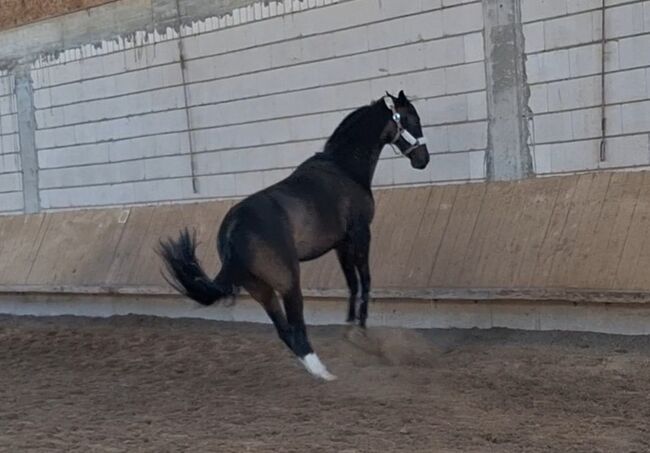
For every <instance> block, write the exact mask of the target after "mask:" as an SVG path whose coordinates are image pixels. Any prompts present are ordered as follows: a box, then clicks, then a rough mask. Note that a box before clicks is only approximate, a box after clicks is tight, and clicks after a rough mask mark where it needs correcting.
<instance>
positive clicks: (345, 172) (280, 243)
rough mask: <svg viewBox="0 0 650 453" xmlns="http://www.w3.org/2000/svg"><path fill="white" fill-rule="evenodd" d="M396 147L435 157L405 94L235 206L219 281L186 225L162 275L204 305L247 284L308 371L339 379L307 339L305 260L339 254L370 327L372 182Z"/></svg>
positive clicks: (417, 158)
mask: <svg viewBox="0 0 650 453" xmlns="http://www.w3.org/2000/svg"><path fill="white" fill-rule="evenodd" d="M387 144H389V145H393V146H394V147H396V148H397V149H398V150H399V151H401V154H403V155H404V156H405V157H407V158H408V159H409V160H410V164H411V167H413V168H415V169H424V168H425V167H426V166H427V164H428V163H429V152H428V149H427V145H426V140H425V138H424V137H423V134H422V126H421V124H420V117H419V115H418V113H417V111H416V109H415V107H414V106H413V104H412V103H411V102H410V101H409V100H408V98H407V97H406V95H405V94H404V91H400V93H399V95H398V96H397V97H394V96H392V95H391V94H389V93H388V92H387V93H386V96H384V97H382V98H380V99H378V100H375V101H374V102H372V103H371V104H369V105H366V106H363V107H360V108H358V109H356V110H355V111H353V112H352V113H350V114H349V115H347V116H346V117H345V118H344V119H343V121H342V122H341V123H340V124H339V125H338V126H337V127H336V129H335V130H334V133H333V134H332V135H331V136H330V138H329V139H328V140H327V141H326V143H325V146H324V148H323V150H322V151H320V152H318V153H315V154H314V155H313V156H312V157H310V158H308V159H307V160H305V161H304V162H303V163H302V164H300V165H299V166H298V167H297V168H296V169H295V170H294V171H293V173H291V174H290V175H289V176H288V177H286V178H285V179H284V180H282V181H280V182H278V183H276V184H274V185H271V186H269V187H267V188H266V189H263V190H261V191H259V192H256V193H254V194H252V195H249V196H248V197H247V198H244V199H243V200H241V201H240V202H239V203H237V204H236V205H234V206H233V207H232V208H231V209H230V210H229V211H228V213H227V214H226V216H225V217H224V220H223V222H222V223H221V226H220V228H219V231H218V234H217V250H218V253H219V257H220V259H221V263H222V265H221V269H220V271H219V272H218V274H217V276H216V277H215V278H210V277H209V276H208V275H207V274H206V273H205V271H204V270H203V268H202V267H201V263H200V262H199V260H198V259H197V256H196V247H197V243H196V237H195V234H190V233H189V231H188V230H187V228H185V229H184V230H183V231H181V233H180V236H179V237H178V239H177V240H173V239H171V238H168V239H167V240H161V241H160V243H159V247H158V248H157V252H158V254H159V255H160V256H161V258H162V260H163V263H164V265H165V268H166V273H165V272H163V276H164V277H165V279H166V280H167V282H168V283H169V284H170V285H171V286H172V287H173V288H174V289H175V290H177V291H178V292H180V293H181V294H183V295H185V296H187V297H189V298H190V299H193V300H194V301H196V302H198V303H199V304H202V305H212V304H213V303H215V302H217V301H219V300H222V299H225V298H232V297H234V296H235V294H236V293H237V292H238V291H239V290H240V289H241V288H244V289H245V290H246V291H247V292H248V293H249V295H250V296H251V297H252V298H253V299H255V300H256V301H257V302H259V303H260V304H261V305H262V307H263V308H264V310H265V311H266V313H267V314H268V316H269V318H270V319H271V321H272V322H273V325H274V326H275V329H276V330H277V334H278V336H279V337H280V339H281V340H282V341H283V342H284V343H285V344H286V346H288V347H289V349H290V350H291V351H292V352H293V353H294V354H295V355H296V356H297V357H298V358H299V359H300V361H301V362H302V364H303V365H304V366H305V368H306V369H307V371H308V372H309V373H311V374H312V375H314V376H316V377H317V378H321V379H324V380H327V381H329V380H333V379H336V376H334V375H333V374H331V373H330V372H329V371H328V370H327V368H326V367H325V365H324V364H323V363H322V362H321V361H320V359H319V357H318V355H317V354H316V353H315V352H314V349H313V348H312V346H311V344H310V342H309V339H308V337H307V330H306V327H305V321H304V316H303V295H302V290H301V287H300V262H301V261H308V260H313V259H315V258H318V257H320V256H322V255H324V254H325V253H327V252H329V251H330V250H335V251H336V255H337V257H338V260H339V263H340V265H341V269H342V271H343V275H344V276H345V280H346V283H347V286H348V289H349V299H348V310H347V321H348V322H351V323H355V321H356V320H358V322H359V325H360V326H361V327H362V328H365V326H366V319H367V317H368V301H369V293H370V268H369V259H368V255H369V250H370V223H371V221H372V218H373V215H374V199H373V195H372V190H371V185H372V179H373V175H374V173H375V168H376V166H377V161H378V160H379V155H380V153H381V151H382V149H383V148H384V146H385V145H387ZM357 274H358V277H357ZM359 280H360V283H361V301H360V303H359V307H358V309H357V306H356V305H357V303H356V302H357V293H358V290H359ZM277 294H279V295H280V297H281V298H282V302H283V305H284V310H283V307H282V305H281V304H280V302H279V300H278V297H277Z"/></svg>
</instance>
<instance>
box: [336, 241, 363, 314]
mask: <svg viewBox="0 0 650 453" xmlns="http://www.w3.org/2000/svg"><path fill="white" fill-rule="evenodd" d="M336 256H337V257H338V259H339V263H340V264H341V270H343V275H344V277H345V282H346V283H347V285H348V289H349V290H350V296H349V298H348V317H347V322H354V321H355V320H356V303H357V292H358V291H359V281H358V279H357V270H356V266H355V259H354V244H353V243H352V242H351V241H345V242H344V243H343V244H341V245H340V246H338V247H337V248H336Z"/></svg>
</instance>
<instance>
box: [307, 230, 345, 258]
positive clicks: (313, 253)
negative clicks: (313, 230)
mask: <svg viewBox="0 0 650 453" xmlns="http://www.w3.org/2000/svg"><path fill="white" fill-rule="evenodd" d="M339 241H340V237H339V235H336V236H330V235H321V236H320V237H318V236H313V237H311V238H297V240H296V250H297V252H298V258H299V259H300V261H309V260H313V259H315V258H318V257H319V256H322V255H324V254H325V253H327V252H329V251H330V250H332V248H334V246H335V245H336V244H337V243H338V242H339Z"/></svg>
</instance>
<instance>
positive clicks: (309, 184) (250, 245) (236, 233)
mask: <svg viewBox="0 0 650 453" xmlns="http://www.w3.org/2000/svg"><path fill="white" fill-rule="evenodd" d="M372 213H373V201H372V195H371V193H370V191H369V190H365V189H364V188H363V187H361V186H360V185H359V184H357V183H355V182H354V181H353V180H351V179H350V178H349V177H347V176H346V175H345V173H344V172H342V171H340V169H339V168H338V167H337V166H336V164H334V163H332V162H330V161H328V160H327V159H326V158H318V157H313V158H311V159H308V160H307V161H305V162H304V163H303V164H302V165H300V166H299V167H298V168H297V169H296V170H295V171H294V172H293V173H292V174H291V175H289V176H288V177H287V178H285V179H284V180H282V181H280V182H278V183H276V184H274V185H272V186H270V187H268V188H266V189H264V190H261V191H260V192H257V193H254V194H252V195H250V196H249V197H247V198H245V199H244V200H242V201H241V202H240V203H238V204H237V205H235V206H234V207H233V208H232V209H231V210H230V212H229V213H228V215H227V216H226V218H225V219H224V222H223V223H222V225H221V228H220V231H219V244H220V245H219V249H220V254H222V251H221V250H222V249H223V245H222V244H223V243H224V242H226V241H233V240H234V241H236V242H237V243H238V244H239V245H238V248H239V249H240V250H242V249H243V250H242V252H243V253H245V254H246V255H247V256H248V260H250V259H251V258H250V257H251V256H253V255H255V254H259V251H258V252H256V250H255V247H257V248H263V249H267V248H269V247H270V248H271V249H273V250H275V249H278V252H274V253H275V254H276V255H282V259H284V258H290V257H291V256H293V257H294V258H295V257H297V258H298V260H301V261H305V260H309V259H313V258H317V257H318V256H321V255H322V254H324V253H326V252H328V251H329V250H331V249H332V248H333V247H335V246H336V244H337V243H339V242H340V241H341V240H342V239H343V238H344V237H345V235H346V233H347V231H348V229H349V228H350V226H351V225H350V224H351V222H353V221H361V222H367V223H369V222H370V219H371V217H372ZM255 244H256V245H255ZM261 244H264V245H263V246H262V245H261ZM269 253H271V252H270V251H269V250H267V252H265V253H264V255H268V254H269ZM267 259H268V260H270V261H273V262H276V261H277V260H278V259H280V258H278V257H275V258H272V257H269V256H267Z"/></svg>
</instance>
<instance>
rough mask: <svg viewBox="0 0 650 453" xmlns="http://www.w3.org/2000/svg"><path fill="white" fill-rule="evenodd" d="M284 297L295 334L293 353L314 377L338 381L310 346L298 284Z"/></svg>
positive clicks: (285, 307) (286, 311)
mask: <svg viewBox="0 0 650 453" xmlns="http://www.w3.org/2000/svg"><path fill="white" fill-rule="evenodd" d="M296 280H297V279H296ZM282 297H283V301H284V311H285V313H286V314H287V320H288V321H289V325H290V326H291V330H292V334H293V348H292V350H293V352H294V353H295V354H296V355H297V356H298V357H299V358H300V361H301V362H302V364H303V365H304V366H305V368H307V371H309V372H310V373H311V374H313V375H314V376H316V377H319V378H321V379H325V380H326V381H332V380H334V379H336V376H334V375H333V374H331V373H330V372H329V371H327V368H326V367H325V365H323V363H322V362H321V361H320V359H319V358H318V356H317V355H316V353H315V352H314V350H313V349H312V347H311V345H310V344H309V339H308V338H307V328H306V327H305V319H304V315H303V298H302V292H301V291H300V286H299V285H298V284H297V283H296V284H295V285H293V287H292V288H291V289H289V290H288V291H287V292H286V293H285V294H283V295H282Z"/></svg>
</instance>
